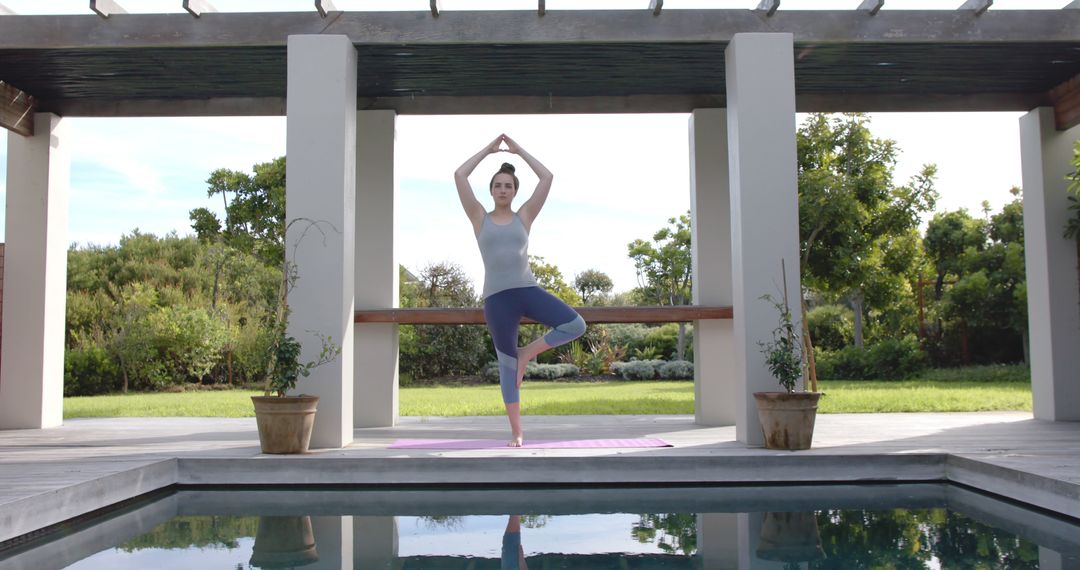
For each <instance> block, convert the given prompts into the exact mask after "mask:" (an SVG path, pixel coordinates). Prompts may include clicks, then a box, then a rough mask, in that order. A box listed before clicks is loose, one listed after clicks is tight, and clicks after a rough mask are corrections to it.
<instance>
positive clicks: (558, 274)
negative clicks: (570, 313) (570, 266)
mask: <svg viewBox="0 0 1080 570" xmlns="http://www.w3.org/2000/svg"><path fill="white" fill-rule="evenodd" d="M529 269H530V270H532V273H533V276H534V277H536V282H537V283H538V284H539V285H540V286H541V287H543V288H544V289H545V290H546V291H548V292H549V293H551V294H552V295H555V296H556V297H558V298H559V299H562V301H563V302H564V303H566V304H567V305H576V304H577V302H578V294H577V291H575V290H574V288H573V287H571V286H570V285H568V284H567V283H566V280H565V279H563V274H562V271H559V268H558V267H557V266H555V265H553V264H550V263H547V262H546V261H544V258H543V257H540V256H537V255H530V256H529Z"/></svg>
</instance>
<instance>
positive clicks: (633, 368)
mask: <svg viewBox="0 0 1080 570" xmlns="http://www.w3.org/2000/svg"><path fill="white" fill-rule="evenodd" d="M663 365H664V361H663V360H631V361H630V362H616V363H613V365H612V370H611V371H612V372H613V373H615V374H618V375H619V376H622V377H623V378H624V379H626V380H654V379H656V378H657V377H658V376H659V369H660V367H661V366H663Z"/></svg>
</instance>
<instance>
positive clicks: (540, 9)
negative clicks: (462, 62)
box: [536, 0, 1080, 16]
mask: <svg viewBox="0 0 1080 570" xmlns="http://www.w3.org/2000/svg"><path fill="white" fill-rule="evenodd" d="M1077 2H1080V0H1077ZM536 13H537V14H539V15H541V16H543V15H544V14H547V5H546V3H545V2H544V0H539V2H538V3H537V6H536Z"/></svg>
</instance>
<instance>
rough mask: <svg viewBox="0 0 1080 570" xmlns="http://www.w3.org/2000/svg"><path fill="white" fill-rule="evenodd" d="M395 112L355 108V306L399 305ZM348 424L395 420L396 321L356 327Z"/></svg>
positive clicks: (369, 424)
mask: <svg viewBox="0 0 1080 570" xmlns="http://www.w3.org/2000/svg"><path fill="white" fill-rule="evenodd" d="M395 116H396V115H395V113H394V111H358V112H357V113H356V268H355V271H356V273H355V287H356V308H357V309H358V310H359V309H390V308H394V307H397V306H398V263H397V256H396V255H394V233H395V231H396V230H395V227H396V224H395V214H396V210H397V208H396V204H397V182H396V178H395V174H394V173H395V170H394V120H395ZM354 332H355V335H356V336H355V337H354V338H353V346H354V347H355V353H354V355H353V356H354V358H355V362H356V365H355V366H354V369H353V379H354V383H353V391H354V392H353V425H354V426H355V427H390V426H393V425H394V424H395V423H397V419H398V325H396V324H384V323H360V324H357V325H356V326H355V331H354Z"/></svg>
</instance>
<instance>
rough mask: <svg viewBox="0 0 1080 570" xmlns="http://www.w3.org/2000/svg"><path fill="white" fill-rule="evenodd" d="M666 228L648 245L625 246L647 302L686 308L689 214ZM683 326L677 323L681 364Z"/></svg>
mask: <svg viewBox="0 0 1080 570" xmlns="http://www.w3.org/2000/svg"><path fill="white" fill-rule="evenodd" d="M668 223H669V224H671V226H670V227H666V228H662V229H660V230H659V231H657V232H656V233H655V234H653V237H652V242H651V243H650V242H646V241H644V240H640V239H636V240H634V241H632V242H630V243H629V244H628V245H627V249H628V250H629V255H630V259H633V260H634V268H635V269H636V270H637V277H638V284H639V285H640V288H641V289H642V291H643V293H644V295H645V296H646V298H647V299H649V301H651V302H653V303H656V304H659V305H686V304H689V303H690V299H691V287H692V283H691V276H692V273H691V259H692V256H691V251H690V213H689V212H687V213H686V214H683V215H681V216H679V217H678V218H669V219H668ZM685 348H686V323H679V341H678V346H677V348H676V357H677V358H678V359H679V360H683V354H684V352H685Z"/></svg>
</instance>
